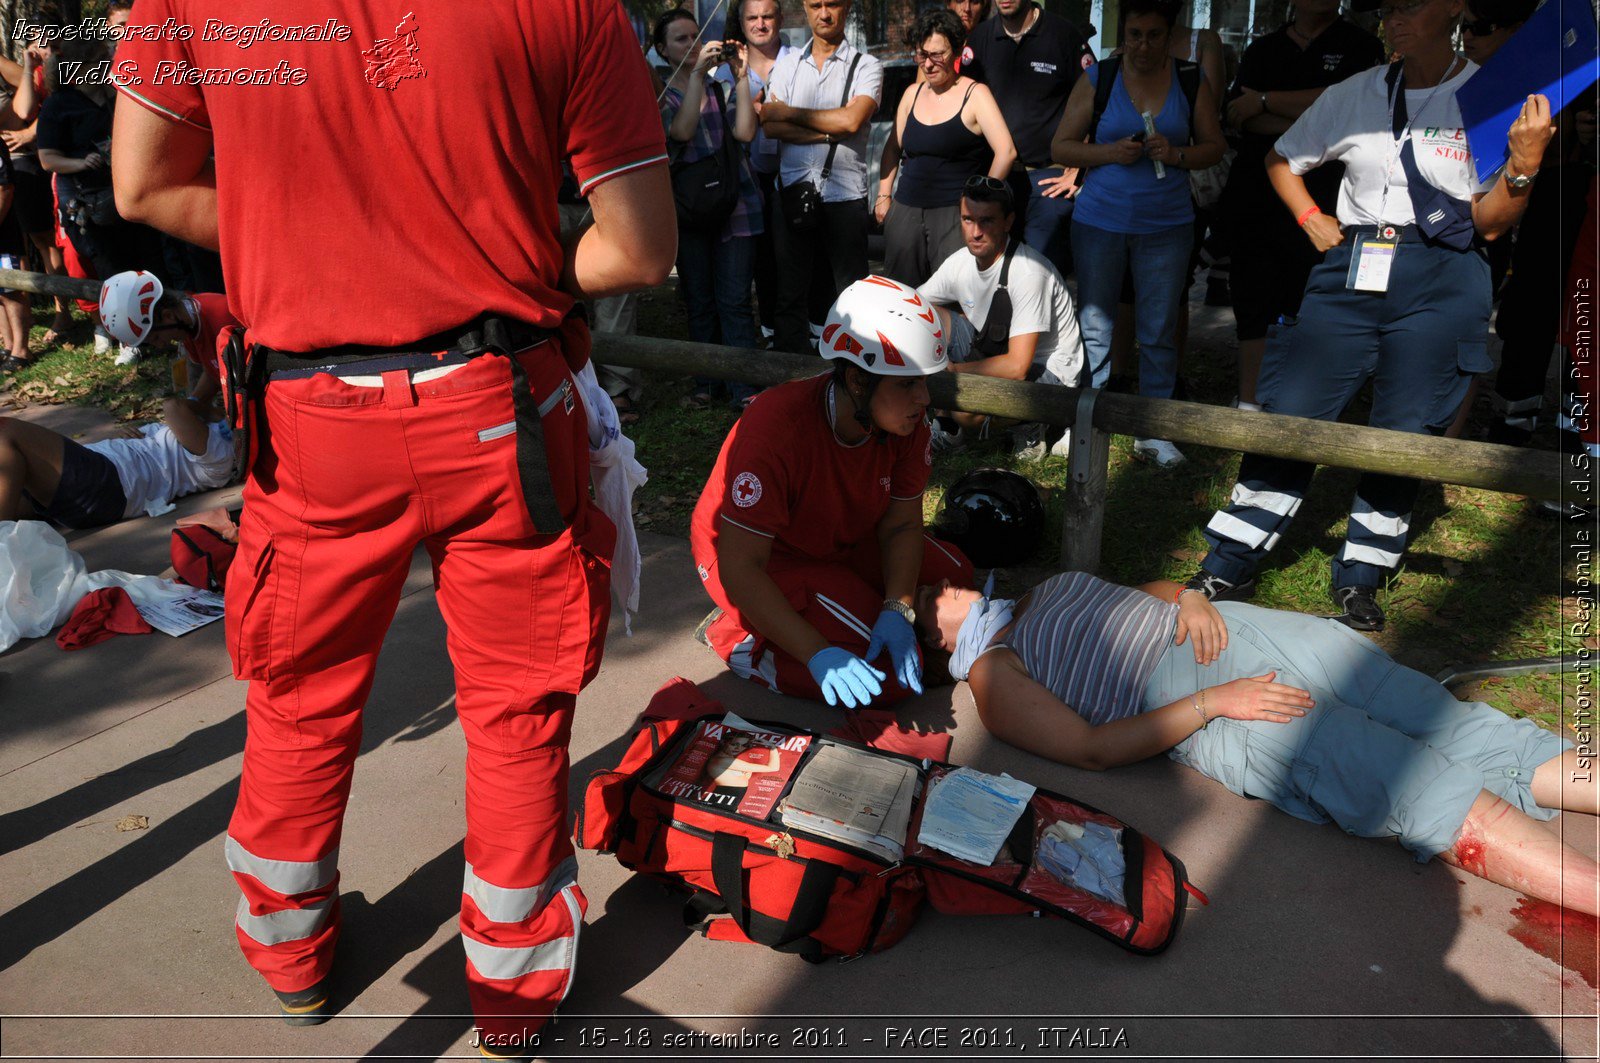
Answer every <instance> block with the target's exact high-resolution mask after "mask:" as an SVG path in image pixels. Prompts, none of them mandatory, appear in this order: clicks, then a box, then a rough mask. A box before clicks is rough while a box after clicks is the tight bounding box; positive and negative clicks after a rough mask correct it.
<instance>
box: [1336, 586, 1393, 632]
mask: <svg viewBox="0 0 1600 1063" xmlns="http://www.w3.org/2000/svg"><path fill="white" fill-rule="evenodd" d="M1333 604H1335V605H1337V606H1338V607H1339V609H1340V611H1341V612H1340V615H1339V616H1336V617H1334V619H1335V620H1337V621H1339V623H1341V624H1343V625H1345V626H1346V627H1349V628H1354V629H1355V630H1357V631H1382V630H1383V607H1382V606H1380V605H1379V604H1378V588H1376V587H1335V588H1334V589H1333Z"/></svg>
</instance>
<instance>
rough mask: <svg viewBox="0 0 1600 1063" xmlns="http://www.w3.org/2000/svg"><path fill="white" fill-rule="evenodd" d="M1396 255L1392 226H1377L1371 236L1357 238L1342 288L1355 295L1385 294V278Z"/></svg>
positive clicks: (1396, 239)
mask: <svg viewBox="0 0 1600 1063" xmlns="http://www.w3.org/2000/svg"><path fill="white" fill-rule="evenodd" d="M1399 252H1400V233H1399V231H1398V230H1396V229H1395V227H1394V226H1393V225H1383V226H1380V227H1379V228H1378V231H1377V232H1376V233H1373V234H1372V235H1371V236H1368V235H1367V234H1366V233H1362V234H1361V235H1360V236H1357V237H1356V242H1355V245H1354V247H1353V251H1352V254H1351V256H1350V275H1349V277H1348V278H1346V280H1345V284H1344V286H1345V287H1346V288H1349V289H1350V290H1351V291H1356V292H1387V291H1388V290H1389V274H1390V273H1391V272H1392V271H1393V270H1394V258H1395V255H1397V254H1399Z"/></svg>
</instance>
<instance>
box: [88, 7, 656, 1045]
mask: <svg viewBox="0 0 1600 1063" xmlns="http://www.w3.org/2000/svg"><path fill="white" fill-rule="evenodd" d="M168 19H172V20H173V21H174V22H175V23H176V24H177V25H178V26H180V27H187V28H189V29H190V30H191V31H192V32H190V33H187V34H184V33H170V32H162V31H161V29H160V27H161V26H162V25H163V23H164V22H165V21H166V20H168ZM209 20H216V23H217V24H218V26H217V27H208V21H209ZM263 21H265V23H266V24H267V25H268V26H269V27H270V28H271V29H272V32H270V33H265V34H262V33H254V32H252V33H251V37H252V38H253V40H252V43H251V44H250V46H249V47H248V48H247V49H246V48H242V47H241V45H240V41H241V40H243V39H244V38H243V37H241V36H240V35H239V33H233V34H232V35H231V36H230V33H229V27H233V28H235V29H242V30H245V31H253V30H255V28H256V27H257V26H259V25H260V24H262V23H263ZM140 27H148V30H149V32H147V33H146V32H141V31H140ZM330 27H331V28H330ZM114 78H115V80H116V82H117V87H118V89H119V90H120V91H121V92H122V93H123V94H124V95H125V96H127V97H128V101H127V102H125V103H124V105H123V106H121V107H119V108H117V117H116V136H115V141H114V147H113V154H114V157H115V158H116V160H117V163H116V173H115V184H116V193H117V203H118V206H119V207H120V208H121V210H122V212H123V214H124V215H125V216H126V217H128V218H130V219H137V220H140V221H143V222H147V223H149V224H152V225H155V226H157V227H159V228H161V229H163V230H165V231H166V232H169V233H171V234H173V235H174V236H178V237H180V238H182V239H185V240H188V241H190V242H191V243H195V244H199V245H201V246H205V247H211V248H217V247H219V246H220V248H221V250H222V254H223V268H224V272H225V275H226V279H227V288H228V299H229V305H230V307H231V308H232V310H233V312H234V315H235V316H236V317H237V318H238V319H239V320H240V321H241V322H243V323H244V325H245V327H246V328H247V329H248V337H247V346H248V352H249V361H248V365H244V364H243V362H242V357H241V355H240V353H239V350H238V349H237V348H235V349H234V350H233V351H232V352H231V353H230V355H229V357H228V359H227V362H226V364H225V375H227V376H229V377H230V378H232V379H230V381H229V383H230V389H231V390H232V392H233V393H234V404H235V408H236V409H237V410H238V411H240V412H239V414H238V416H239V418H240V420H241V421H244V420H249V421H251V422H253V423H254V425H255V433H254V434H255V437H256V441H257V446H258V451H257V454H256V456H255V458H254V460H253V464H252V467H251V471H250V477H249V481H248V483H247V485H246V488H245V509H244V512H245V517H244V526H243V527H242V529H241V541H240V548H239V554H238V557H237V559H236V565H237V568H236V569H235V571H236V572H237V573H239V574H240V576H239V582H238V583H234V582H233V581H231V580H230V585H229V594H228V617H227V619H228V637H229V645H230V651H231V653H232V655H233V660H234V671H235V674H236V675H237V676H239V677H240V678H242V679H248V680H250V681H251V684H250V690H249V694H248V698H247V714H248V720H249V734H248V739H247V742H246V748H245V756H244V767H243V775H242V779H241V783H240V792H239V801H238V805H237V807H236V808H235V811H234V815H233V820H232V822H231V823H230V825H229V829H228V838H227V858H228V864H229V867H230V868H231V869H232V871H233V873H234V877H235V879H236V880H237V882H238V884H239V887H240V889H241V891H242V893H243V899H242V900H241V902H240V905H239V909H238V916H237V929H238V938H239V943H240V945H241V946H242V948H243V950H244V952H245V955H246V957H247V958H248V959H249V961H250V962H251V964H252V965H253V966H254V967H255V968H256V969H257V970H258V971H260V972H261V974H262V975H263V976H264V977H265V978H266V980H267V982H268V984H269V985H271V986H272V988H273V989H274V990H275V991H276V992H277V994H278V997H279V1000H280V1003H281V1004H282V1006H283V1008H284V1011H285V1016H286V1018H289V1019H290V1021H294V1022H315V1021H321V1019H323V1018H325V1017H326V1016H327V1015H328V1014H329V1013H330V1012H331V1005H330V1003H329V996H328V993H329V989H328V985H329V980H330V979H329V975H330V969H331V967H332V965H333V959H334V942H335V938H336V937H337V935H338V931H339V906H338V877H339V876H338V853H339V844H340V827H341V821H342V817H343V813H344V806H345V802H346V799H347V797H348V794H349V787H350V781H351V775H352V767H353V763H354V760H355V756H356V752H357V748H358V740H359V735H360V722H361V711H362V706H363V703H364V702H365V700H366V697H367V694H368V691H369V690H370V689H371V685H372V679H373V669H374V665H375V662H376V659H377V654H378V649H379V647H380V645H381V643H382V641H383V636H384V633H385V631H386V629H387V628H388V625H389V621H390V619H391V618H392V617H393V615H394V611H395V607H396V605H397V603H398V600H399V595H400V590H401V585H402V583H403V581H404V579H405V576H406V572H407V569H408V568H409V566H410V559H411V555H412V551H413V549H414V548H415V546H416V545H417V544H418V543H419V542H420V543H424V544H426V546H427V547H428V550H429V553H430V554H431V556H432V558H433V566H434V580H435V586H436V588H437V595H438V602H439V607H440V611H441V612H442V613H443V614H444V617H445V620H446V622H447V624H448V627H449V641H448V647H449V651H450V657H451V660H452V662H453V664H454V666H455V670H456V706H457V714H458V715H459V717H460V719H461V724H462V728H463V730H464V731H465V733H466V740H467V786H466V790H467V792H466V818H467V831H466V858H467V869H466V878H465V883H464V885H463V888H462V901H461V933H462V941H463V945H464V947H465V950H466V956H467V967H466V971H467V987H468V992H469V995H470V997H471V1001H472V1006H473V1010H474V1012H475V1014H476V1015H477V1016H478V1025H479V1027H480V1028H481V1030H482V1043H483V1046H484V1050H485V1054H487V1055H515V1054H519V1053H520V1052H522V1051H527V1050H529V1049H531V1047H532V1042H531V1040H530V1039H531V1037H532V1034H533V1032H534V1031H537V1030H538V1029H539V1027H540V1026H541V1025H542V1024H543V1022H544V1021H545V1019H546V1018H547V1017H548V1016H549V1014H550V1013H551V1012H552V1010H553V1009H554V1008H555V1006H556V1005H557V1004H558V1003H559V1002H560V1001H561V999H562V997H563V996H564V995H565V993H566V991H567V987H568V985H569V983H570V979H571V976H572V968H573V961H574V957H575V953H576V947H577V938H578V929H579V926H580V925H581V921H582V916H583V910H584V900H583V895H582V893H581V892H580V891H579V889H578V887H577V883H576V866H577V865H576V863H575V861H574V859H573V856H572V847H571V845H570V843H569V842H568V839H567V836H566V793H567V740H568V735H569V731H570V725H571V716H572V709H573V703H574V700H575V697H576V695H577V693H578V691H579V690H580V689H581V688H582V687H583V686H584V684H585V683H586V682H587V681H588V680H589V679H590V678H591V677H592V676H593V674H594V672H595V671H596V669H597V668H598V667H599V658H600V651H601V647H602V640H603V637H604V631H605V623H606V618H607V612H608V599H607V582H608V579H607V564H608V560H609V557H610V553H611V549H612V544H613V540H614V529H613V527H612V526H611V523H610V521H609V520H607V519H606V518H605V516H604V515H602V514H600V513H599V511H598V510H596V509H594V508H593V507H592V506H591V504H590V502H589V498H588V490H587V482H588V472H589V469H588V441H587V429H586V425H585V414H584V408H583V402H582V399H581V397H580V396H579V393H578V389H577V388H576V387H575V386H574V385H573V382H572V380H571V378H570V376H569V371H570V370H573V369H576V368H578V367H581V365H582V364H583V362H584V361H585V360H586V359H587V355H588V349H587V330H586V328H584V327H583V326H582V324H581V322H580V321H578V320H577V319H574V318H569V317H568V312H569V311H570V310H571V308H572V307H573V305H574V302H575V300H576V299H579V298H586V297H598V296H605V295H612V294H618V293H621V292H625V291H629V290H633V289H636V288H639V287H644V286H648V285H652V284H656V283H659V282H660V281H661V280H663V279H664V278H665V276H666V274H667V272H668V270H669V269H670V268H671V263H672V260H673V256H674V254H675V252H676V234H675V232H674V231H673V229H672V227H671V226H670V225H669V226H665V227H663V226H661V225H660V224H659V221H660V219H661V218H670V217H671V216H672V210H673V208H672V195H671V187H670V183H669V181H668V178H667V171H666V168H665V165H664V163H665V151H664V143H663V138H662V132H661V126H660V124H659V122H658V120H657V118H656V113H655V109H654V108H653V107H651V106H650V101H651V94H650V88H649V78H648V74H647V72H646V70H645V66H644V62H643V58H642V56H641V55H640V52H639V48H638V45H637V43H636V42H635V40H634V36H633V32H632V30H631V29H630V27H629V25H628V22H627V19H626V18H625V17H624V15H623V11H622V8H621V5H620V4H619V3H618V2H617V0H570V2H564V3H559V4H556V3H536V4H535V3H516V4H512V3H498V2H496V3H477V4H460V3H456V2H453V0H449V2H447V0H406V2H405V3H404V4H401V5H399V6H395V5H392V4H387V3H381V2H379V0H271V2H270V3H269V2H267V0H228V2H223V0H141V2H140V4H139V8H138V12H137V15H136V16H135V24H134V31H133V32H132V33H130V35H129V36H128V37H127V38H126V39H124V40H123V42H122V43H121V45H120V47H119V48H118V51H117V61H116V65H115V70H114ZM129 102H131V103H133V104H137V106H129V105H127V104H128V103H129ZM213 153H214V154H215V160H216V161H215V164H214V165H213V163H212V161H211V159H212V156H213ZM568 157H570V159H571V162H572V167H573V170H574V172H575V173H576V175H577V178H578V181H579V183H580V186H581V187H582V190H583V191H584V192H585V193H587V194H588V197H589V203H590V205H591V206H592V207H593V211H594V218H595V224H594V226H593V227H592V228H590V229H588V230H587V231H585V232H584V233H583V235H582V236H581V237H580V238H579V239H576V240H574V241H572V242H571V243H569V244H568V245H567V246H566V247H563V245H562V242H561V240H560V234H559V232H558V227H557V209H556V190H557V186H558V182H559V180H560V165H561V160H562V159H563V158H568ZM480 355H481V356H480Z"/></svg>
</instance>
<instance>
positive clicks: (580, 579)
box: [227, 340, 615, 1037]
mask: <svg viewBox="0 0 1600 1063" xmlns="http://www.w3.org/2000/svg"><path fill="white" fill-rule="evenodd" d="M517 357H518V358H519V359H521V360H522V363H523V365H524V366H525V367H526V369H527V375H528V379H529V382H530V386H531V387H532V389H533V392H534V395H535V397H536V398H537V399H538V400H539V401H540V408H541V418H542V424H543V427H544V437H545V445H546V448H547V451H548V457H549V468H550V476H551V481H552V486H553V488H554V492H555V498H556V501H557V504H558V505H559V506H560V509H561V511H562V513H563V514H565V516H566V519H567V523H568V530H567V531H564V532H562V533H561V534H560V535H554V536H552V535H541V534H539V533H538V532H537V531H536V529H535V528H534V526H533V523H532V521H531V520H530V518H529V515H528V509H527V506H526V505H525V502H524V499H523V494H522V490H521V487H520V480H519V478H518V474H517V464H516V437H515V432H514V431H513V427H514V422H513V415H512V392H511V386H512V385H511V370H510V366H509V364H508V363H507V361H506V360H505V359H503V358H499V357H493V356H484V357H479V358H476V359H474V360H473V361H471V362H469V363H468V364H466V365H464V366H461V367H460V368H457V369H455V370H454V371H453V372H450V373H448V374H447V375H445V376H442V377H438V378H437V379H433V380H430V381H424V382H414V381H413V379H412V375H413V374H412V372H410V371H405V370H402V371H396V372H388V373H384V374H382V382H383V383H382V386H381V387H360V386H355V385H352V384H348V383H346V382H344V381H343V380H340V379H338V378H336V377H333V376H331V375H328V374H317V375H316V376H313V377H311V378H309V379H301V380H279V381H274V382H272V383H271V384H269V385H268V387H267V390H266V400H265V407H266V422H267V425H268V436H267V439H266V442H265V445H264V447H263V449H262V452H261V453H260V455H259V456H258V457H257V459H256V461H255V465H254V468H253V469H252V472H251V476H250V478H249V481H248V483H247V484H246V486H245V494H244V497H245V506H244V518H243V525H242V527H241V529H240V547H239V553H238V556H237V558H236V560H235V563H234V569H233V572H232V574H231V578H230V580H229V584H228V595H227V633H228V640H229V649H230V653H231V655H232V657H233V662H234V672H235V674H236V675H237V676H238V677H239V678H240V679H247V680H250V690H249V695H248V698H247V718H248V724H249V725H248V737H247V739H246V744H245V754H244V768H243V778H242V779H241V782H240V788H239V802H238V805H237V807H236V808H235V809H234V813H233V820H232V822H231V823H230V824H229V827H228V839H227V858H228V866H229V867H230V869H231V870H232V871H233V874H234V878H235V879H236V880H237V881H238V883H239V888H240V889H241V890H242V891H243V894H244V896H243V899H242V900H241V901H240V904H239V909H238V916H237V930H238V937H239V944H240V945H241V947H242V948H243V949H244V953H245V956H246V958H247V959H248V960H249V961H250V963H251V965H252V966H254V967H255V968H256V969H257V970H258V971H260V972H261V974H262V975H263V976H264V977H265V978H266V980H267V982H268V983H269V984H270V985H271V986H272V987H273V988H274V989H278V990H282V991H285V992H290V991H295V990H300V989H305V988H309V987H310V986H312V985H314V984H316V983H317V982H318V981H320V980H321V979H322V978H323V977H324V976H325V975H327V974H328V971H329V968H330V966H331V964H332V962H333V952H334V941H335V939H336V938H337V936H338V933H339V902H338V882H339V875H338V861H339V842H340V828H341V822H342V820H343V817H344V809H345V803H346V801H347V799H348V797H349V793H350V780H351V776H352V773H353V769H354V764H355V759H356V753H357V750H358V746H359V742H360V736H361V714H362V707H363V705H364V704H365V702H366V699H367V695H368V692H369V691H370V690H371V688H372V680H373V669H374V665H375V663H376V661H377V658H378V650H379V647H380V645H381V644H382V642H383V637H384V633H385V632H386V631H387V630H388V627H389V623H390V621H391V620H392V619H393V617H394V613H395V609H396V606H397V605H398V602H399V597H400V591H401V586H402V584H403V583H404V581H405V578H406V573H407V570H408V569H409V568H410V565H411V557H412V553H413V551H414V549H415V547H416V545H417V544H418V543H422V544H425V545H426V547H427V549H428V552H429V554H430V555H431V557H432V559H433V576H434V586H435V588H436V590H437V598H438V602H439V609H440V612H441V613H442V614H443V616H444V619H445V622H446V624H447V625H448V628H449V637H448V649H449V654H450V660H451V663H452V664H453V666H454V668H455V679H456V711H457V715H458V716H459V717H460V720H461V726H462V729H463V731H464V732H465V733H466V743H467V782H466V818H467V824H466V860H467V867H466V877H465V881H464V885H463V887H462V898H461V937H462V943H463V945H464V946H465V949H466V954H467V965H466V971H467V986H468V991H469V995H470V997H471V1000H472V1007H473V1011H474V1013H475V1014H476V1015H477V1016H478V1018H479V1025H480V1026H481V1027H482V1028H483V1030H484V1032H485V1033H486V1034H495V1035H497V1036H513V1037H514V1036H518V1035H521V1034H523V1033H525V1032H531V1031H534V1030H537V1029H538V1028H539V1027H540V1026H541V1025H542V1024H543V1023H544V1021H545V1019H546V1018H547V1017H548V1016H549V1015H550V1013H551V1012H552V1011H553V1010H554V1008H555V1007H556V1005H557V1004H559V1003H560V1002H561V999H562V998H563V997H564V996H565V994H566V992H567V988H568V985H569V983H570V980H571V977H572V970H573V963H574V960H575V958H576V951H577V944H578V932H579V928H580V926H581V924H582V918H583V912H584V908H585V901H584V898H583V894H582V893H581V892H580V891H579V889H578V886H577V863H576V861H575V860H574V857H573V850H572V845H571V843H570V842H569V840H568V837H567V740H568V736H569V733H570V728H571V722H572V709H573V703H574V700H575V695H576V694H577V693H578V691H579V690H580V689H581V688H582V687H583V686H584V685H585V684H586V683H587V682H588V681H589V679H590V678H592V677H593V675H594V673H595V671H596V670H597V669H598V668H599V664H600V654H601V650H602V647H603V640H604V634H605V626H606V621H607V617H608V613H609V608H610V603H609V583H610V576H609V568H608V564H609V558H610V556H611V550H612V546H613V545H614V541H615V529H614V528H613V527H612V525H611V523H610V521H609V520H608V519H607V518H606V517H605V516H604V514H602V513H600V512H599V511H598V510H596V509H593V508H592V507H591V506H590V505H589V502H588V479H589V457H588V433H587V428H586V425H585V414H584V409H583V402H582V398H581V397H580V396H579V394H578V391H577V388H576V387H574V386H573V385H572V384H571V382H570V379H569V377H568V372H567V366H566V364H565V362H564V361H563V360H562V358H561V356H560V353H559V348H558V345H557V342H556V341H554V340H552V341H549V342H547V343H545V344H543V345H541V346H539V347H535V348H533V349H531V350H528V351H525V352H523V353H521V354H520V355H518V356H517ZM419 811H422V812H423V813H424V814H436V815H437V814H444V810H442V809H430V810H419Z"/></svg>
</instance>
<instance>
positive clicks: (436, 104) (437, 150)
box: [112, 0, 670, 351]
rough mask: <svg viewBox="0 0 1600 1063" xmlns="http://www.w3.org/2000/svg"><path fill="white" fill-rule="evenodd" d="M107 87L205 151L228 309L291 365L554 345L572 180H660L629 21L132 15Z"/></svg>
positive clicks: (510, 7) (220, 3) (532, 15)
mask: <svg viewBox="0 0 1600 1063" xmlns="http://www.w3.org/2000/svg"><path fill="white" fill-rule="evenodd" d="M169 19H170V20H171V22H168V20H169ZM180 38H187V39H180ZM112 76H113V78H114V80H115V81H116V83H117V87H118V89H119V90H120V91H121V92H122V94H123V95H124V96H126V97H127V98H128V100H131V101H136V102H137V103H139V104H140V105H142V106H145V107H148V108H149V109H150V110H152V111H154V112H155V113H157V114H159V115H161V116H163V117H165V118H167V119H170V120H172V121H175V122H183V123H186V124H188V125H190V126H193V127H195V128H197V129H201V130H204V131H207V132H208V133H210V135H211V137H212V139H213V143H214V149H215V153H216V176H217V193H218V224H219V236H220V242H221V246H222V262H223V273H224V275H225V276H226V278H227V288H228V299H229V303H230V305H231V307H232V309H233V313H234V316H235V317H237V318H238V319H239V320H240V321H241V322H243V323H244V324H245V325H246V326H247V327H249V329H250V330H251V334H252V338H253V339H254V340H255V341H257V342H259V343H264V344H266V345H268V346H271V347H276V348H279V349H282V350H287V351H308V350H313V349H316V348H322V347H330V346H334V345H337V344H345V343H358V344H369V345H384V346H390V345H399V344H405V343H409V342H412V341H414V340H417V339H420V338H422V337H424V336H429V335H432V334H433V333H436V332H441V331H444V330H446V329H449V328H453V327H455V326H458V325H462V324H465V323H467V322H469V321H471V320H472V319H473V318H475V317H477V316H478V315H480V314H482V313H484V312H491V313H498V314H502V315H505V316H508V317H511V318H515V319H518V320H521V321H526V322H530V323H532V324H535V325H541V326H545V327H554V326H556V325H558V324H559V323H560V322H561V319H562V317H563V316H565V314H566V312H567V311H568V310H569V309H570V308H571V306H572V297H571V296H569V295H567V294H566V293H564V292H561V291H559V290H558V289H557V284H558V281H559V278H560V273H561V264H562V257H563V256H562V250H561V243H560V239H559V231H560V224H559V220H558V217H557V211H556V191H557V189H558V188H559V186H560V181H561V162H562V159H564V158H567V157H570V158H571V160H572V167H573V172H574V173H575V174H576V175H577V178H578V182H579V185H580V188H581V189H583V190H585V191H587V190H588V189H590V188H593V187H594V186H595V185H597V184H599V183H600V182H602V181H605V180H606V179H608V178H610V177H615V176H617V175H619V174H622V173H627V172H629V171H632V170H635V169H639V168H641V167H644V166H649V165H652V164H656V163H664V162H665V159H666V149H665V142H664V139H663V133H662V129H661V123H660V120H659V119H658V117H657V113H656V109H655V107H654V106H653V105H652V101H653V98H654V97H653V94H652V92H651V89H650V76H649V73H648V71H647V70H646V68H645V62H644V56H643V54H642V53H641V51H640V48H639V44H638V41H637V40H636V39H635V37H634V33H633V29H632V27H631V26H630V25H629V23H628V20H627V18H626V17H625V16H624V14H623V10H622V5H621V4H620V3H619V2H618V0H560V2H555V0H520V2H517V3H508V2H504V0H496V2H475V3H461V2H460V0H404V2H403V3H379V2H377V0H139V3H138V5H137V6H136V7H135V8H134V13H133V20H132V22H131V23H130V25H129V27H128V32H127V35H126V36H125V37H124V38H123V40H122V42H121V44H119V45H118V48H117V55H116V60H115V62H114V64H113V70H112ZM669 223H670V222H669Z"/></svg>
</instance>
